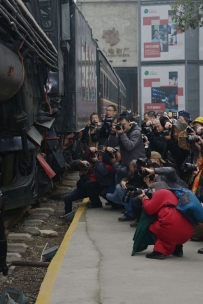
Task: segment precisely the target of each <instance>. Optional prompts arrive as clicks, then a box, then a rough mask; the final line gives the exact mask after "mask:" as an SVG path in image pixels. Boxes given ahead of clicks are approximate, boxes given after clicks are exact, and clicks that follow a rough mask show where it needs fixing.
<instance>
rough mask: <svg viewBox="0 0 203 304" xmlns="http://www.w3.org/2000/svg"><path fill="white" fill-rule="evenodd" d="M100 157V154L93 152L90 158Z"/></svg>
mask: <svg viewBox="0 0 203 304" xmlns="http://www.w3.org/2000/svg"><path fill="white" fill-rule="evenodd" d="M97 156H98V153H97V152H91V153H90V157H91V158H95V157H97Z"/></svg>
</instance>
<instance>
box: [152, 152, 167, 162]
mask: <svg viewBox="0 0 203 304" xmlns="http://www.w3.org/2000/svg"><path fill="white" fill-rule="evenodd" d="M150 158H151V159H160V161H161V162H162V163H165V161H164V160H163V159H162V157H161V154H160V153H159V152H156V151H151V157H150Z"/></svg>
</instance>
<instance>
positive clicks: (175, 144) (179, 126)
mask: <svg viewBox="0 0 203 304" xmlns="http://www.w3.org/2000/svg"><path fill="white" fill-rule="evenodd" d="M82 141H83V142H84V143H85V144H86V147H87V149H86V151H85V152H84V154H83V157H82V158H81V159H78V160H74V161H73V162H72V163H71V164H70V166H71V167H72V169H74V170H78V171H80V179H79V181H78V182H77V187H76V189H75V190H73V191H71V192H69V193H68V194H66V196H65V214H64V215H62V216H61V218H64V217H65V216H66V214H68V213H70V212H71V211H72V203H73V202H74V201H75V200H79V199H82V198H86V197H89V200H90V202H89V204H88V207H89V208H101V207H102V203H101V200H100V197H103V198H105V199H106V205H110V206H111V208H113V209H114V208H122V209H123V210H124V213H123V215H122V216H121V217H119V218H118V221H119V222H124V221H132V222H131V224H130V225H131V227H136V226H137V225H138V223H139V221H140V218H141V214H142V210H143V202H142V201H143V199H142V198H143V195H144V197H145V196H147V197H148V198H149V199H151V198H152V194H151V188H150V187H151V185H153V184H154V183H157V182H158V183H166V184H167V186H168V187H169V188H180V187H182V188H189V189H191V190H192V191H193V192H194V193H195V194H196V195H197V197H198V198H199V199H200V201H203V176H202V170H203V117H197V118H196V119H194V120H193V121H192V119H191V116H190V114H189V113H188V112H186V111H184V110H183V111H179V112H178V118H177V119H170V118H169V117H168V116H167V115H166V114H165V113H164V114H163V115H156V113H155V112H154V111H149V112H147V113H145V114H144V120H143V121H142V123H141V125H140V126H139V125H138V123H137V122H136V118H135V117H134V116H133V114H132V113H131V111H124V112H122V114H120V115H117V112H116V108H115V106H113V105H110V106H108V107H107V108H106V116H105V118H104V120H103V121H102V122H101V121H100V120H99V116H98V115H97V113H92V115H91V116H90V121H89V122H88V123H87V126H86V127H85V130H84V133H83V136H82ZM193 228H194V229H193V230H194V231H193V233H192V236H191V240H193V241H201V240H203V223H199V224H198V225H196V226H194V227H193ZM177 245H179V246H182V244H177ZM164 246H165V245H164ZM178 248H179V247H178ZM175 249H176V250H177V248H175ZM175 252H176V253H177V251H175ZM198 252H199V253H203V248H202V249H200V250H199V251H198ZM176 255H177V256H182V247H180V250H179V251H178V253H177V254H176ZM150 258H157V256H156V254H152V257H151V256H150ZM158 258H159V257H158Z"/></svg>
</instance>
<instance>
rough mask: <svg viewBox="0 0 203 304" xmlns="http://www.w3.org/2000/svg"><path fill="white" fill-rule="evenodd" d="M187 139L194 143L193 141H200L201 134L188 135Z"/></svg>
mask: <svg viewBox="0 0 203 304" xmlns="http://www.w3.org/2000/svg"><path fill="white" fill-rule="evenodd" d="M186 140H187V142H188V143H189V144H193V143H196V142H198V141H199V136H198V135H188V137H187V139H186Z"/></svg>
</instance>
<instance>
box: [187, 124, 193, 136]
mask: <svg viewBox="0 0 203 304" xmlns="http://www.w3.org/2000/svg"><path fill="white" fill-rule="evenodd" d="M186 132H187V134H191V133H193V132H195V130H194V129H193V128H191V127H190V126H188V127H187V128H186Z"/></svg>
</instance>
